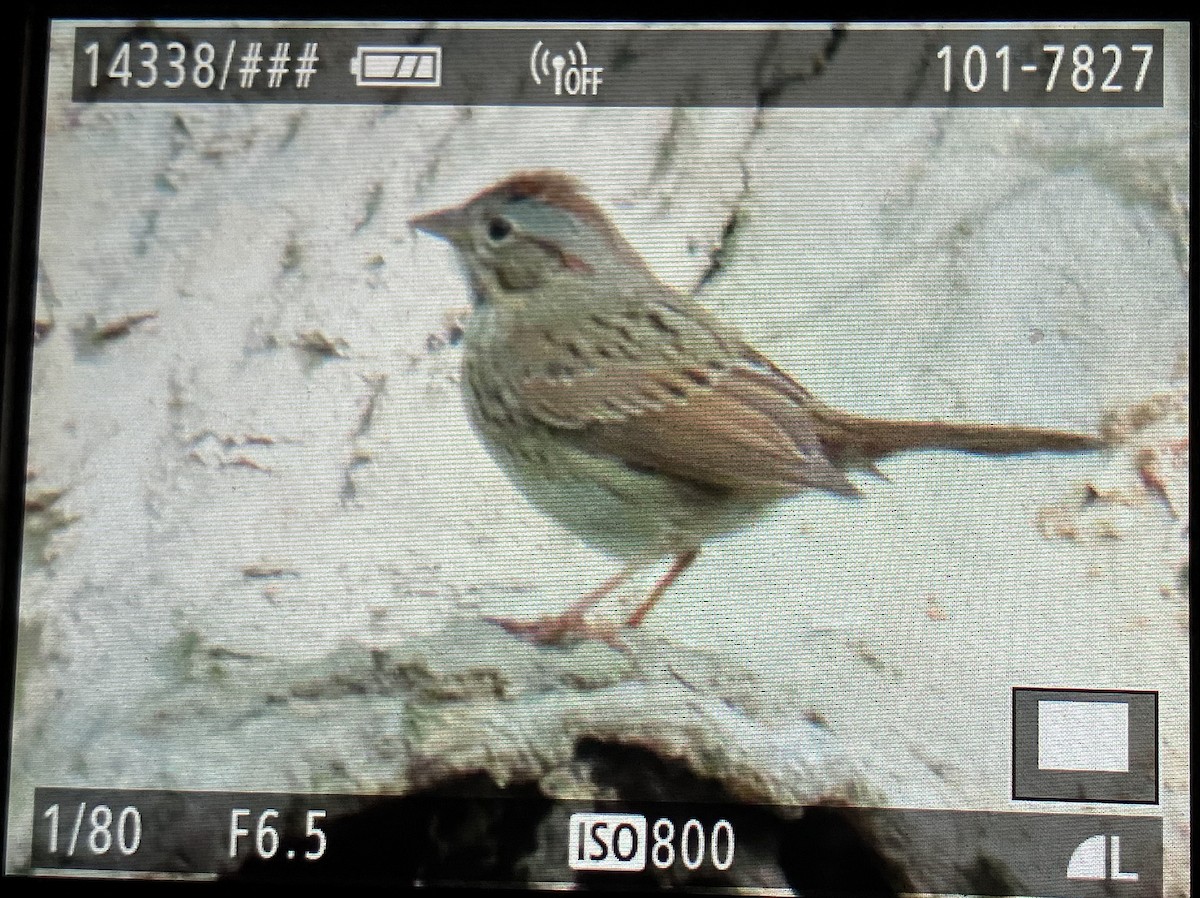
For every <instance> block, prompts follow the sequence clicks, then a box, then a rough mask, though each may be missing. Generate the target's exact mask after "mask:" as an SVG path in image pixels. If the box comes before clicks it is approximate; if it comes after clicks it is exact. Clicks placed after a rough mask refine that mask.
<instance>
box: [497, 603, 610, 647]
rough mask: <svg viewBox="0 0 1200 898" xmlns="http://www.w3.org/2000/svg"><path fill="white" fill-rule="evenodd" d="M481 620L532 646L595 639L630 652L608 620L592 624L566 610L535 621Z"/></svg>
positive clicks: (562, 644)
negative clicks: (526, 641)
mask: <svg viewBox="0 0 1200 898" xmlns="http://www.w3.org/2000/svg"><path fill="white" fill-rule="evenodd" d="M484 620H485V621H486V622H487V623H489V624H495V625H496V626H498V627H500V628H502V629H503V630H505V631H506V632H508V633H511V634H512V635H513V636H517V637H519V638H521V639H525V640H528V641H529V642H532V643H533V644H534V645H553V646H567V645H575V644H577V643H580V642H584V641H586V640H588V639H596V640H599V641H600V642H603V643H604V644H605V645H607V646H609V647H610V648H613V649H616V650H617V651H618V652H622V653H623V654H626V655H629V654H632V650H631V649H630V647H629V645H628V643H626V642H625V640H623V639H622V638H621V635H620V633H619V631H618V628H617V626H616V625H615V624H613V623H612V622H611V621H603V622H597V623H593V622H591V621H588V620H587V619H586V618H584V616H583V615H582V614H580V613H578V612H571V611H567V612H565V613H563V614H555V615H549V616H547V617H539V618H537V619H536V620H514V619H513V618H507V617H485V618H484Z"/></svg>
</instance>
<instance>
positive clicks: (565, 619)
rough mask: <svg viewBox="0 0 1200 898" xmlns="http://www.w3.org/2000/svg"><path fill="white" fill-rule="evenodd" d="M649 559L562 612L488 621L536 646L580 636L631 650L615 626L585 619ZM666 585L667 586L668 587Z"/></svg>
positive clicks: (632, 564)
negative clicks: (522, 618)
mask: <svg viewBox="0 0 1200 898" xmlns="http://www.w3.org/2000/svg"><path fill="white" fill-rule="evenodd" d="M648 563H649V562H648V561H646V560H645V559H641V558H639V559H635V560H634V561H631V562H630V563H629V564H627V565H625V567H623V568H622V569H621V570H620V571H618V572H617V573H615V574H613V575H612V576H611V577H609V578H608V579H607V580H605V581H604V582H603V583H601V584H600V585H599V586H597V587H596V588H595V589H593V590H592V591H591V592H588V593H586V594H584V595H583V596H582V597H581V598H580V599H579V600H578V601H577V602H575V603H574V604H573V605H571V607H569V608H568V609H567V610H566V611H564V612H563V613H562V614H552V615H548V616H547V617H539V618H537V619H536V620H531V621H521V620H513V619H511V618H505V617H485V618H484V620H486V621H487V622H488V623H491V624H496V625H497V626H498V627H503V628H504V629H505V630H507V631H508V632H509V633H512V634H513V635H514V636H520V637H522V638H524V639H528V640H529V641H530V642H533V643H535V644H536V645H557V644H561V643H564V642H568V641H575V640H580V639H589V638H590V639H599V640H601V641H602V642H605V643H607V644H608V645H611V646H612V647H613V648H615V649H619V650H620V651H628V647H627V646H626V645H625V644H624V643H623V642H621V640H620V637H619V636H618V635H617V633H616V631H615V629H614V628H613V627H612V626H611V625H610V626H604V625H602V624H591V623H588V621H587V620H586V619H585V618H584V613H585V612H587V610H588V609H589V608H591V607H592V606H593V605H595V604H596V603H597V602H599V601H600V600H601V599H603V598H604V597H605V596H607V595H608V594H609V593H611V592H612V591H613V590H614V589H616V588H617V587H618V586H620V585H621V584H622V583H624V582H625V581H626V580H628V579H629V578H630V576H632V574H633V572H634V571H636V570H637V569H638V568H641V567H645V566H646V564H648ZM665 588H666V587H664V589H665Z"/></svg>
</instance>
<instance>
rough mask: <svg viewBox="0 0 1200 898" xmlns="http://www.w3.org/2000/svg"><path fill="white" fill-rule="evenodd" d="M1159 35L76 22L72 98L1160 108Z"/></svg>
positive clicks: (1034, 29) (1136, 31) (1135, 31)
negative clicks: (107, 23) (96, 23)
mask: <svg viewBox="0 0 1200 898" xmlns="http://www.w3.org/2000/svg"><path fill="white" fill-rule="evenodd" d="M1163 57H1164V40H1163V29H1162V28H1154V27H1147V26H1111V25H1109V26H1104V27H1098V26H1090V25H1088V26H1077V27H1075V26H1066V25H1037V26H1022V27H1007V28H997V27H988V26H975V27H960V26H946V27H943V26H936V27H934V26H929V27H903V28H897V27H878V28H876V27H869V28H864V27H839V26H828V27H823V28H817V27H805V28H796V27H792V26H783V25H781V26H755V27H747V26H741V27H725V26H720V27H718V26H690V25H689V26H684V25H677V26H662V25H658V26H631V25H623V26H609V27H585V26H578V25H573V26H549V25H548V26H533V25H525V26H519V27H512V26H508V27H478V26H475V27H466V26H452V25H439V26H416V25H402V26H395V27H386V28H385V27H361V26H353V27H346V26H344V25H318V24H306V25H287V26H280V25H276V24H274V23H245V24H238V25H207V24H202V23H194V22H179V23H170V22H157V23H154V24H152V25H147V24H144V23H143V24H133V23H129V24H125V25H121V24H109V25H103V26H99V25H94V24H87V25H82V24H81V25H77V26H75V29H74V50H73V56H72V59H73V72H72V99H73V100H74V101H76V102H80V103H107V102H118V103H138V102H179V103H196V102H199V103H225V102H236V103H316V104H351V105H390V104H413V105H439V106H577V105H584V106H595V107H609V106H611V107H641V106H698V107H705V106H713V107H740V106H746V107H769V106H779V107H794V108H806V107H808V108H837V107H880V108H882V107H952V106H964V107H1033V106H1046V107H1098V108H1099V107H1110V108H1111V107H1161V106H1162V105H1163V71H1164V65H1165V60H1164V58H1163Z"/></svg>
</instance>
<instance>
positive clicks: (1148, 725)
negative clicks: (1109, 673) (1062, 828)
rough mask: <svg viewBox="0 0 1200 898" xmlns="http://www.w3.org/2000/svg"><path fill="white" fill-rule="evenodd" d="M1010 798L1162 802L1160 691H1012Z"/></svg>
mask: <svg viewBox="0 0 1200 898" xmlns="http://www.w3.org/2000/svg"><path fill="white" fill-rule="evenodd" d="M1012 723H1013V773H1012V797H1013V798H1014V799H1024V800H1033V801H1096V802H1120V803H1126V804H1158V693H1157V692H1143V691H1132V690H1116V689H1114V690H1100V689H1038V688H1032V687H1020V686H1018V687H1015V688H1014V689H1013V720H1012Z"/></svg>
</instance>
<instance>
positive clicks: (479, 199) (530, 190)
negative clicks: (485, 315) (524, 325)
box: [409, 171, 645, 303]
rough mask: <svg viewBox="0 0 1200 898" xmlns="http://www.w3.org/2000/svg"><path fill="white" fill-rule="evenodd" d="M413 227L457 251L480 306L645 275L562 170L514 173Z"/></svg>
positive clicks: (421, 218) (636, 258)
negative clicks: (549, 288)
mask: <svg viewBox="0 0 1200 898" xmlns="http://www.w3.org/2000/svg"><path fill="white" fill-rule="evenodd" d="M409 224H411V225H412V226H413V227H415V228H417V229H418V230H421V231H424V232H425V233H427V234H433V235H434V236H436V237H441V238H443V239H445V240H448V241H449V242H450V243H451V244H452V245H453V246H454V248H455V249H457V250H458V252H459V254H460V255H461V256H462V258H463V260H464V262H465V263H466V265H467V267H468V269H469V271H470V273H471V277H472V279H473V281H474V286H475V290H476V293H477V301H480V302H504V300H505V299H506V298H511V299H513V300H514V301H516V302H520V303H523V302H524V301H525V298H523V295H524V294H527V293H528V292H529V291H531V290H535V289H537V288H540V287H544V286H545V285H547V284H549V283H551V282H552V281H559V282H562V281H571V280H574V281H576V282H582V281H585V280H588V279H592V278H597V277H606V276H609V275H610V274H611V273H612V272H614V271H621V270H625V271H628V270H629V266H631V265H632V266H633V267H634V268H635V269H637V270H639V271H644V270H645V263H643V262H642V260H641V258H640V257H639V256H638V255H637V253H635V252H634V251H633V250H632V249H631V248H630V247H629V245H628V244H627V243H626V242H625V239H624V238H623V237H622V236H621V234H620V232H619V231H617V229H616V228H615V227H614V226H613V224H612V223H611V222H610V221H609V220H608V217H607V216H606V215H605V214H604V212H603V211H602V210H601V209H600V207H599V206H597V205H596V204H595V203H594V202H593V201H592V200H591V199H589V198H588V197H587V196H586V195H585V193H584V191H583V189H582V188H581V187H580V185H579V184H578V183H577V182H575V181H574V180H573V179H571V178H570V177H568V176H567V175H564V174H562V173H561V172H555V171H537V172H525V173H522V174H517V175H514V176H512V177H510V178H507V179H505V180H504V181H501V182H500V183H498V184H495V185H493V186H492V187H489V188H488V189H486V190H484V191H483V192H482V193H480V194H478V195H477V196H475V197H474V198H473V199H470V200H468V201H467V202H466V203H464V204H462V205H461V206H454V207H451V208H449V209H442V210H440V211H437V212H430V213H427V214H425V215H420V216H418V217H416V218H414V219H412V220H411V221H410V222H409ZM622 265H623V266H625V268H624V269H622V268H621V267H620V266H622Z"/></svg>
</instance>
